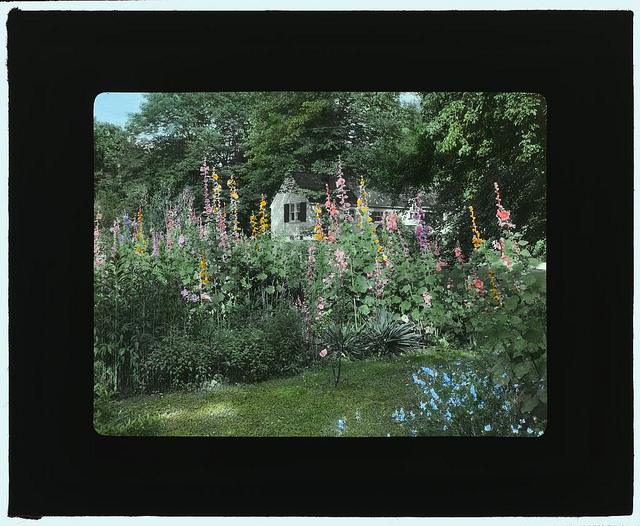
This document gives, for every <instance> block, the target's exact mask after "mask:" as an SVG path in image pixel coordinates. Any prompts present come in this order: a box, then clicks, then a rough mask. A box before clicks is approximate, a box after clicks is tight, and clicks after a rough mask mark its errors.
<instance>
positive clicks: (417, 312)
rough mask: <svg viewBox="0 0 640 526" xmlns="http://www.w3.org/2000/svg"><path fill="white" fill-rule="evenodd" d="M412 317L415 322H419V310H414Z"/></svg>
mask: <svg viewBox="0 0 640 526" xmlns="http://www.w3.org/2000/svg"><path fill="white" fill-rule="evenodd" d="M411 317H412V318H413V319H414V321H418V320H419V319H420V311H419V310H418V309H413V310H412V311H411Z"/></svg>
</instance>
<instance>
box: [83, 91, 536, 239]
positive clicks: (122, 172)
mask: <svg viewBox="0 0 640 526" xmlns="http://www.w3.org/2000/svg"><path fill="white" fill-rule="evenodd" d="M546 117H547V112H546V104H545V100H544V98H543V97H542V96H540V95H537V94H533V93H471V92H462V93H453V92H449V93H415V94H413V98H412V99H411V100H409V99H408V98H407V97H406V96H405V97H402V96H401V93H399V92H214V93H151V94H146V95H145V101H144V103H143V104H142V106H141V108H140V111H139V112H138V113H136V114H132V115H131V116H130V118H129V120H128V122H127V125H126V126H125V128H124V129H123V128H120V127H118V126H115V125H111V124H106V123H100V122H95V123H94V128H95V170H94V180H95V195H96V201H97V202H98V203H99V204H100V206H101V207H102V210H103V212H104V213H105V215H106V216H107V217H108V215H109V214H113V215H115V214H117V213H119V212H121V209H122V208H128V209H131V208H135V207H137V205H138V204H140V203H142V202H143V201H148V200H149V199H151V198H153V196H157V195H160V194H161V195H164V196H166V197H167V198H175V197H177V196H178V195H179V194H180V193H181V192H182V191H183V190H184V189H185V188H189V189H190V191H191V193H192V195H194V196H199V195H200V194H201V192H200V186H201V176H200V173H199V166H200V165H201V164H202V159H203V157H206V158H207V159H208V161H209V163H211V164H212V165H214V166H215V167H216V169H217V170H218V172H219V173H220V174H221V176H222V177H223V178H225V177H227V176H230V175H233V176H234V177H235V179H236V180H237V182H238V185H239V188H241V189H242V195H243V198H242V199H241V200H240V209H239V213H240V217H241V220H242V222H243V224H245V225H246V221H247V219H248V216H249V215H250V213H251V209H252V207H254V208H255V204H256V203H257V202H258V201H259V197H260V195H261V194H265V195H266V196H267V198H268V199H270V198H271V197H273V195H274V194H275V192H276V191H277V188H278V187H279V185H280V184H281V182H282V180H283V177H284V175H285V174H286V173H287V172H292V171H309V172H316V173H324V174H333V173H335V169H336V163H337V160H338V158H340V160H341V163H342V167H343V170H344V171H345V173H347V174H353V175H364V176H365V177H366V178H367V181H368V184H369V185H372V186H373V187H378V188H379V189H381V190H387V191H401V190H405V189H408V188H423V189H424V190H425V191H429V190H434V191H435V192H436V193H437V196H438V206H439V208H440V212H443V213H446V214H447V216H446V217H447V224H448V226H449V234H448V237H447V239H445V242H448V243H455V241H456V240H457V239H459V240H460V241H461V242H462V243H463V244H465V243H466V244H467V245H470V243H471V241H470V236H469V235H468V232H469V218H468V213H467V212H466V210H467V207H468V206H469V205H472V206H473V207H474V210H475V211H476V215H477V219H478V224H479V225H481V228H484V231H485V232H486V233H487V235H492V234H494V233H496V232H497V228H498V227H497V223H496V221H495V213H496V207H495V193H494V186H493V183H494V181H497V182H498V183H499V185H500V190H501V195H502V196H503V199H504V205H505V208H507V209H509V210H511V212H512V219H513V220H514V222H515V223H516V224H517V225H518V226H519V228H520V229H521V230H522V229H524V233H525V237H527V238H529V240H530V241H535V240H538V239H543V238H544V237H545V236H546V226H545V222H546V204H545V203H546ZM200 198H201V197H200ZM197 204H198V202H197V201H196V205H197ZM433 220H434V221H437V218H436V217H434V219H433ZM494 231H495V232H494ZM467 238H469V239H467Z"/></svg>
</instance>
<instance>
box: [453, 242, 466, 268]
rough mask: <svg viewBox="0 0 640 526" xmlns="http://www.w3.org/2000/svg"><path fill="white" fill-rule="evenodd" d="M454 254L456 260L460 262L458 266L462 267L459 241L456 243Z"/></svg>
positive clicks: (462, 260) (462, 261)
mask: <svg viewBox="0 0 640 526" xmlns="http://www.w3.org/2000/svg"><path fill="white" fill-rule="evenodd" d="M454 252H455V254H456V258H458V261H459V262H460V265H464V257H463V255H462V249H461V248H460V241H456V248H455V250H454Z"/></svg>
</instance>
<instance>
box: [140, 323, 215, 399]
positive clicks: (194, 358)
mask: <svg viewBox="0 0 640 526" xmlns="http://www.w3.org/2000/svg"><path fill="white" fill-rule="evenodd" d="M218 369H219V363H218V362H217V361H216V356H215V351H214V349H212V348H211V347H210V346H209V345H207V344H205V343H203V342H200V341H193V340H192V339H191V338H189V337H188V336H185V335H176V334H172V335H169V336H167V337H165V338H163V339H161V340H160V341H158V342H156V343H155V344H154V346H153V348H152V351H151V353H150V354H149V356H147V357H146V358H145V360H144V362H143V371H144V379H143V380H142V381H143V382H144V385H143V387H144V388H145V389H146V390H147V391H154V390H162V389H166V388H171V389H189V388H194V387H200V386H201V385H202V384H204V383H205V382H209V381H211V380H212V379H213V378H214V376H215V375H216V373H217V372H218Z"/></svg>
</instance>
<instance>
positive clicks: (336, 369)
mask: <svg viewBox="0 0 640 526" xmlns="http://www.w3.org/2000/svg"><path fill="white" fill-rule="evenodd" d="M323 340H324V341H325V343H326V348H325V349H324V350H323V353H324V354H322V356H326V355H327V352H326V351H327V349H328V350H329V351H330V356H329V358H330V360H331V370H332V371H333V382H334V383H333V385H334V386H337V385H338V383H339V382H340V371H341V368H342V358H346V357H348V356H349V355H352V356H357V355H359V354H360V353H361V352H362V349H363V345H364V341H363V339H362V329H358V328H356V327H355V326H354V325H342V324H334V325H329V326H328V327H327V328H326V330H325V332H324V338H323Z"/></svg>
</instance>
